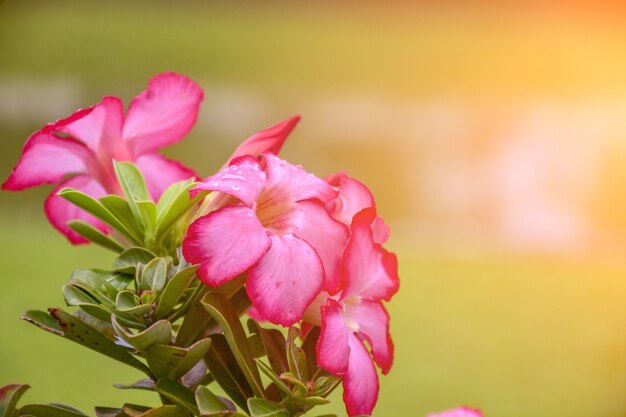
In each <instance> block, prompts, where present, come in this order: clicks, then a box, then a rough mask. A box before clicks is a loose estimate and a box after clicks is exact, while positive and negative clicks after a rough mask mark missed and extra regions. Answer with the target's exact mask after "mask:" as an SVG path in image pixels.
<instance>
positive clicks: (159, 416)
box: [141, 405, 189, 417]
mask: <svg viewBox="0 0 626 417" xmlns="http://www.w3.org/2000/svg"><path fill="white" fill-rule="evenodd" d="M188 416H189V413H188V412H187V411H185V410H184V409H183V408H180V407H179V406H177V405H162V406H160V407H156V408H153V409H151V410H148V411H146V412H145V413H143V414H142V415H141V417H188Z"/></svg>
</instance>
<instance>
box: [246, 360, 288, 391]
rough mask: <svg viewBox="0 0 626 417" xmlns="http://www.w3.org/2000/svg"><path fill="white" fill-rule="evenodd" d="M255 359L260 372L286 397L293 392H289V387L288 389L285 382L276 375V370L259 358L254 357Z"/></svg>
mask: <svg viewBox="0 0 626 417" xmlns="http://www.w3.org/2000/svg"><path fill="white" fill-rule="evenodd" d="M255 361H256V363H257V365H258V366H259V369H260V370H261V372H263V373H264V374H265V375H266V376H267V377H268V378H269V379H270V380H271V381H272V382H273V383H274V384H276V387H277V388H278V389H280V390H281V391H282V392H283V393H284V394H286V395H287V397H291V396H292V394H293V393H292V392H291V389H289V387H288V386H287V384H285V382H284V381H283V380H281V379H280V378H279V377H278V375H277V374H276V372H274V370H273V369H272V368H271V367H270V366H269V365H267V364H266V363H265V362H263V361H262V360H260V359H255Z"/></svg>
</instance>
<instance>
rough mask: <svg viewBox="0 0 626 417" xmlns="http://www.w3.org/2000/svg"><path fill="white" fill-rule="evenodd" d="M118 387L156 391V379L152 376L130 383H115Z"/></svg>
mask: <svg viewBox="0 0 626 417" xmlns="http://www.w3.org/2000/svg"><path fill="white" fill-rule="evenodd" d="M113 386H114V387H115V388H117V389H136V390H141V391H154V381H153V380H151V379H150V378H146V379H140V380H139V381H137V382H135V383H132V384H130V385H123V384H114V385H113Z"/></svg>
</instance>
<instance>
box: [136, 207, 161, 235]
mask: <svg viewBox="0 0 626 417" xmlns="http://www.w3.org/2000/svg"><path fill="white" fill-rule="evenodd" d="M137 209H138V210H139V214H140V215H141V220H142V221H143V224H144V226H145V228H146V233H145V236H146V238H147V239H154V237H155V236H156V231H157V207H156V204H154V202H153V201H150V200H146V201H137Z"/></svg>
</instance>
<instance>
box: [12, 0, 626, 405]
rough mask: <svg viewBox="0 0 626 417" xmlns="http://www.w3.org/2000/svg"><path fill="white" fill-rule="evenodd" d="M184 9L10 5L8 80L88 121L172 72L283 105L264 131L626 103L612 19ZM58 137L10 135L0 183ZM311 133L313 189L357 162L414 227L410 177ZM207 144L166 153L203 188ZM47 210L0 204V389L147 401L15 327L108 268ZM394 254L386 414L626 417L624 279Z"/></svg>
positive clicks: (561, 266) (506, 260)
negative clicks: (589, 102) (325, 113)
mask: <svg viewBox="0 0 626 417" xmlns="http://www.w3.org/2000/svg"><path fill="white" fill-rule="evenodd" d="M181 4H182V5H180V6H177V7H172V6H167V5H166V4H165V3H163V2H133V3H129V2H121V1H114V2H107V3H98V4H97V6H95V3H86V2H80V1H63V2H54V4H53V3H52V2H24V1H21V2H18V1H8V2H5V3H3V4H2V6H0V79H2V78H5V79H9V80H10V79H12V78H11V77H15V78H20V79H21V78H25V79H31V80H43V82H44V83H45V82H47V80H51V79H55V78H56V77H70V78H71V79H72V80H77V81H78V82H79V83H80V86H81V87H83V91H82V94H84V97H82V98H81V103H83V105H86V104H90V103H94V102H96V101H97V100H99V99H100V97H101V96H102V95H103V94H106V93H109V92H111V93H114V94H115V95H120V96H122V97H123V98H125V100H126V102H127V100H128V99H129V98H130V97H132V95H133V94H135V93H137V92H138V91H140V89H141V88H143V85H144V84H145V81H146V80H147V79H148V78H149V77H150V76H152V75H154V74H155V73H157V72H160V71H164V70H175V71H179V72H183V73H186V74H187V75H189V76H191V77H192V78H195V79H198V80H199V81H201V82H206V83H207V84H208V85H210V84H212V85H218V86H219V85H227V86H241V87H242V88H245V89H246V90H250V91H256V92H259V93H260V94H263V95H264V96H267V97H271V98H272V99H275V100H276V101H277V102H278V103H279V105H278V107H277V109H279V110H281V111H282V110H284V111H285V113H284V114H283V113H281V114H280V115H278V116H277V115H274V114H272V115H271V118H270V119H269V120H268V124H269V123H271V122H273V121H274V120H276V119H278V118H280V117H282V116H285V115H288V114H291V113H293V112H294V110H296V111H297V106H296V105H295V104H296V103H299V102H301V101H303V100H307V99H308V98H310V97H317V96H325V95H330V96H332V95H333V94H335V93H338V92H348V93H351V92H357V93H365V94H369V93H373V94H376V95H378V96H380V97H384V96H387V95H389V96H394V97H399V100H404V99H406V100H407V103H408V104H409V105H410V104H411V103H412V101H411V100H414V99H415V98H416V97H418V98H423V97H428V96H434V97H446V96H447V95H472V96H477V97H481V96H482V95H495V96H503V97H511V98H512V99H513V100H515V99H519V98H520V97H524V96H527V95H537V94H539V95H542V94H545V95H550V96H554V95H566V96H567V95H588V96H590V97H595V96H601V95H604V94H619V93H620V92H623V91H624V87H625V86H626V55H624V54H623V45H624V42H625V41H626V29H625V27H624V26H623V25H620V23H619V20H613V19H612V18H606V19H605V18H600V19H598V20H597V21H593V22H591V24H589V23H581V22H580V21H577V20H576V19H574V20H567V19H561V18H559V17H558V16H557V17H552V18H549V19H532V18H527V17H525V16H523V15H520V16H517V15H514V16H510V15H508V16H505V18H501V17H500V16H499V15H498V14H491V15H490V14H488V13H482V11H481V10H473V9H472V8H471V7H470V8H468V9H464V11H462V12H458V13H457V12H454V11H451V10H447V11H444V12H434V11H433V10H431V9H426V10H420V9H410V10H407V11H406V12H404V11H402V10H400V11H399V10H397V9H394V8H385V7H372V6H371V5H370V6H368V7H354V4H355V3H351V5H352V6H331V5H329V4H328V3H326V4H324V5H323V6H320V7H317V6H314V5H312V4H311V3H306V4H305V3H301V2H296V3H286V2H271V3H268V4H269V6H268V7H261V6H259V5H258V4H257V3H252V2H233V3H225V2H217V3H216V2H210V3H209V2H207V3H200V2H189V3H181ZM264 4H265V3H264ZM205 85H206V84H205ZM0 94H1V91H0ZM207 100H212V98H211V97H207ZM294 107H296V108H295V109H294ZM60 116H63V115H62V114H59V117H60ZM337 117H341V115H337ZM305 120H306V115H305ZM49 121H50V120H41V121H39V120H33V123H35V122H36V123H35V124H34V125H33V126H26V125H24V124H23V123H21V122H14V121H4V124H5V125H3V126H0V141H1V146H2V149H3V152H2V153H0V166H1V167H2V172H6V173H8V171H9V170H10V166H11V165H12V164H13V163H14V162H15V160H16V159H17V157H18V155H19V150H20V148H21V146H22V143H23V140H25V138H26V137H27V136H28V134H29V133H30V132H32V131H34V130H35V129H36V128H38V127H40V126H41V125H43V124H44V123H46V122H49ZM299 129H300V130H299V133H298V134H302V136H300V139H299V141H298V142H297V143H296V142H294V143H293V145H292V144H291V143H290V144H288V147H287V154H286V156H287V157H289V158H291V157H294V158H295V160H296V161H298V162H305V163H306V166H307V167H308V168H309V169H311V170H313V171H314V172H318V173H320V174H323V173H324V172H329V171H332V170H335V169H337V167H343V166H344V164H346V163H347V162H346V161H349V168H350V169H351V172H353V174H354V175H355V176H357V177H359V178H363V179H365V180H366V182H368V183H369V184H370V185H372V189H373V190H374V192H375V194H376V195H377V196H379V202H380V207H381V209H382V212H383V214H384V215H385V216H390V215H391V214H394V213H396V212H397V211H399V212H400V213H402V211H401V209H402V206H403V204H404V203H405V202H404V201H403V198H405V195H404V194H403V193H401V192H399V189H396V187H397V184H395V182H394V181H392V180H393V179H394V178H397V177H398V176H400V175H402V174H403V173H405V174H406V173H407V172H408V173H409V174H411V175H413V174H412V173H411V170H410V167H397V166H396V165H398V164H397V163H394V161H393V160H388V159H389V158H390V156H389V155H390V154H383V151H384V149H379V148H380V147H382V148H384V147H385V146H386V143H385V142H384V141H382V140H381V141H379V142H378V143H377V144H376V145H375V146H372V145H371V144H370V145H368V146H369V148H367V147H366V146H362V147H361V146H356V145H355V146H352V145H346V144H345V143H344V144H340V143H338V144H337V146H336V147H335V148H334V149H327V150H324V152H321V151H319V149H318V148H316V146H320V145H317V144H316V142H315V138H316V127H315V126H311V125H310V124H309V125H305V124H303V126H302V127H301V128H299ZM302 137H304V139H302ZM198 139H199V137H198V134H197V133H196V132H195V131H194V133H193V134H192V136H191V137H190V138H189V139H188V140H186V141H185V142H184V143H181V144H180V145H177V146H176V147H175V148H174V149H173V150H172V151H170V152H171V153H170V155H173V156H176V157H179V158H180V159H181V160H183V161H185V162H186V163H188V164H189V165H191V166H195V167H199V168H200V172H201V173H202V174H203V175H206V174H209V173H210V172H212V170H213V169H215V168H217V167H218V166H219V164H220V163H221V161H222V160H223V159H224V157H226V155H227V154H228V152H229V149H232V147H231V146H230V145H231V144H229V143H226V144H225V143H217V144H215V145H212V148H211V149H210V150H207V148H206V147H205V146H204V145H203V144H202V143H201V142H200V141H199V140H198ZM377 146H378V147H377ZM319 155H323V156H324V157H325V158H330V161H331V162H328V159H326V160H321V159H320V158H318V156H319ZM422 157H428V156H422ZM415 158H416V159H415V160H418V159H417V158H418V156H415ZM380 160H383V161H385V162H384V163H381V162H380ZM415 160H413V162H414V163H417V162H415ZM406 181H408V182H411V181H416V179H415V178H414V177H412V176H409V177H408V179H406ZM45 192H46V190H37V191H29V192H28V193H21V194H8V193H3V194H2V195H0V214H2V216H0V219H1V220H0V251H1V253H2V256H1V257H0V271H2V273H3V277H2V284H1V290H0V325H1V328H0V332H1V333H0V334H2V336H1V340H2V344H1V348H0V384H4V383H9V382H22V383H23V382H26V383H29V384H32V385H33V386H34V390H33V391H32V392H30V393H29V394H27V395H28V396H27V397H26V400H27V401H60V402H67V403H71V404H74V405H77V406H79V407H81V408H83V409H84V410H90V409H91V407H92V406H93V405H95V404H101V405H119V404H121V403H122V402H124V401H137V402H143V401H153V399H152V398H151V397H150V396H149V395H142V394H136V393H132V392H128V391H118V390H115V389H114V388H112V387H111V385H112V384H113V383H117V382H120V383H128V382H132V381H133V380H134V379H135V378H137V377H138V375H136V374H135V373H134V372H133V371H128V370H126V369H125V368H123V367H122V366H121V365H117V364H116V363H113V362H107V361H106V360H101V359H100V358H99V357H98V356H97V355H96V354H94V353H92V352H89V351H83V349H82V348H79V347H77V346H73V345H71V344H69V342H65V341H63V340H61V339H59V338H55V337H54V336H52V335H49V334H46V333H44V332H42V331H40V330H38V329H36V328H34V327H32V326H29V325H28V324H26V323H24V322H20V321H19V320H18V319H17V318H18V317H19V315H20V314H21V313H22V312H23V311H24V310H25V309H27V308H46V307H49V306H59V305H60V304H62V301H61V300H62V297H61V293H60V287H61V285H62V284H63V283H64V282H65V280H66V278H67V277H68V276H69V274H70V273H71V271H72V270H74V269H76V268H80V267H94V266H102V267H106V266H107V265H108V264H109V263H110V260H111V257H110V256H109V255H107V254H103V253H102V252H101V251H99V250H98V249H95V248H91V247H81V248H78V249H74V248H71V247H70V246H69V245H68V244H67V243H66V242H65V241H64V239H63V238H62V237H60V236H59V235H58V234H56V233H55V232H54V231H53V230H52V229H51V228H50V227H49V226H48V225H46V224H45V221H44V216H43V213H42V212H41V210H40V206H41V205H42V201H43V198H44V196H45ZM34 202H36V203H34ZM34 207H36V208H37V209H36V210H35V209H34ZM402 214H406V213H402ZM396 230H397V232H396V233H398V232H402V230H398V229H396ZM392 244H393V240H392ZM397 249H398V250H399V253H400V255H401V258H400V268H401V276H402V289H401V291H400V293H399V294H398V295H397V297H396V298H395V299H394V301H393V302H392V303H391V305H390V310H391V315H392V331H393V335H394V340H395V344H396V347H397V357H396V364H395V368H394V369H393V370H392V372H391V374H390V375H388V376H386V377H383V378H382V384H381V398H380V403H379V406H378V408H377V413H376V415H378V416H395V415H411V416H417V417H419V416H423V415H425V414H426V413H427V412H428V411H433V410H440V409H445V408H450V407H453V406H455V405H457V404H467V405H472V406H477V407H481V408H483V409H484V411H485V413H486V414H485V415H486V416H492V417H494V416H495V417H497V416H506V417H528V416H550V417H589V416H593V417H616V416H624V415H626V414H625V410H626V399H625V396H624V387H625V386H626V340H625V338H624V336H623V334H624V328H626V307H624V293H625V290H626V280H624V276H626V274H625V273H626V265H624V264H623V263H616V264H611V263H607V262H600V261H592V260H585V259H579V260H571V259H570V260H568V261H566V260H558V259H551V258H545V257H530V256H527V257H522V256H504V255H493V254H482V255H481V256H475V257H461V256H457V255H453V254H432V253H429V252H428V251H421V250H417V249H416V248H415V247H413V246H410V245H409V246H403V247H398V248H397ZM336 397H337V396H336ZM334 409H335V410H338V411H340V410H341V408H340V406H339V405H338V406H335V408H334Z"/></svg>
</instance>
